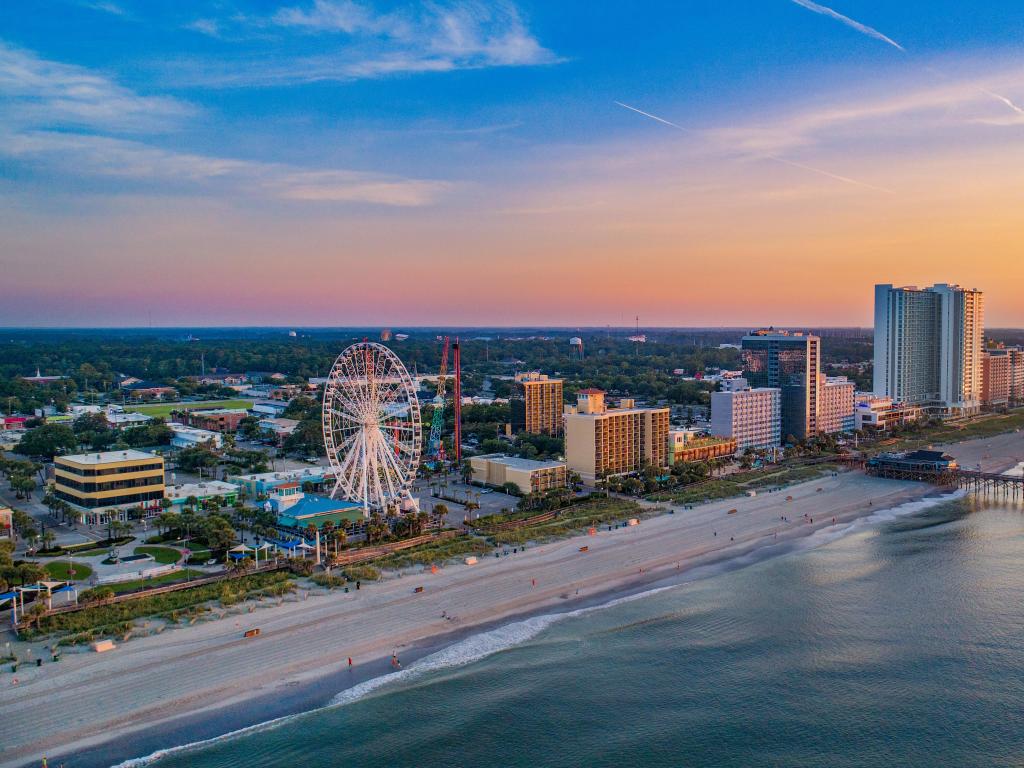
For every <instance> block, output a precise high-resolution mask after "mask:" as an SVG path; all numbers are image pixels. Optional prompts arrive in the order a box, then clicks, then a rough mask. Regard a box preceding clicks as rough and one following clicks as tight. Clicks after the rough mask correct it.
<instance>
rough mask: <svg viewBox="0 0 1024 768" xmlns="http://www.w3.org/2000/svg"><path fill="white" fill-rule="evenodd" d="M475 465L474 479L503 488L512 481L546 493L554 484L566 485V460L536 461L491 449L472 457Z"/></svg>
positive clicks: (525, 490)
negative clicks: (486, 452)
mask: <svg viewBox="0 0 1024 768" xmlns="http://www.w3.org/2000/svg"><path fill="white" fill-rule="evenodd" d="M469 465H470V467H471V468H472V469H473V482H476V483H483V484H484V485H492V486H494V487H496V488H500V487H501V486H503V485H505V484H506V483H512V484H513V485H515V486H516V487H517V488H518V489H519V490H520V491H521V492H522V493H524V494H526V493H543V492H544V491H549V490H551V489H552V488H564V487H565V486H566V466H565V462H563V461H535V460H533V459H521V458H519V457H518V456H507V455H505V454H503V453H488V454H485V455H483V456H473V457H472V458H470V460H469Z"/></svg>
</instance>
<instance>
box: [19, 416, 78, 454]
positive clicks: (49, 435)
mask: <svg viewBox="0 0 1024 768" xmlns="http://www.w3.org/2000/svg"><path fill="white" fill-rule="evenodd" d="M77 445H78V440H77V438H76V437H75V433H74V431H72V429H71V427H69V426H67V425H66V424H44V425H43V426H41V427H36V428H35V429H30V430H29V431H28V432H26V433H25V435H24V436H23V437H22V438H21V442H20V443H18V444H17V445H16V446H15V448H14V450H15V451H17V452H18V453H20V454H21V455H22V456H39V457H42V458H45V459H52V458H53V457H54V456H55V455H57V454H58V453H61V452H66V451H71V450H74V449H75V447H76V446H77Z"/></svg>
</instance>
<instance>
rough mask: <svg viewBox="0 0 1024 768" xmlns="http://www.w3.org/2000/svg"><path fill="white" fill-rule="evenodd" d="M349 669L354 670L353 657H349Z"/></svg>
mask: <svg viewBox="0 0 1024 768" xmlns="http://www.w3.org/2000/svg"><path fill="white" fill-rule="evenodd" d="M348 668H349V669H352V657H351V656H349V657H348Z"/></svg>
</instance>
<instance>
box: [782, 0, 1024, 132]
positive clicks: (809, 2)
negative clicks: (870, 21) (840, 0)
mask: <svg viewBox="0 0 1024 768" xmlns="http://www.w3.org/2000/svg"><path fill="white" fill-rule="evenodd" d="M792 2H794V3H796V4H797V5H799V6H800V7H801V8H806V9H807V10H809V11H814V12H815V13H820V14H821V15H823V16H828V17H829V18H832V19H835V20H836V21H839V22H842V23H843V24H845V25H846V26H848V27H853V29H856V30H857V31H858V32H861V33H862V34H865V35H867V36H868V37H873V38H875V39H876V40H881V41H882V42H883V43H887V44H888V45H891V46H892V47H893V48H897V49H899V50H900V51H902V52H903V53H906V52H907V49H906V48H904V47H903V46H902V45H900V44H899V43H897V42H896V41H895V40H893V39H892V38H891V37H887V36H885V35H883V34H882V33H881V32H879V31H878V30H877V29H874V28H873V27H869V26H868V25H867V24H861V23H860V22H859V21H854V20H853V19H851V18H850V17H849V16H843V14H841V13H839V12H838V11H834V10H832V9H831V8H828V7H826V6H824V5H819V4H818V3H815V2H814V1H813V0H792ZM924 69H925V71H926V72H934V73H935V74H937V75H940V76H942V73H941V72H938V71H937V70H935V69H933V68H932V67H925V68H924ZM978 90H979V91H980V92H981V93H984V94H985V95H986V96H991V97H992V98H993V99H996V100H997V101H1000V102H1002V103H1003V104H1005V105H1006V106H1008V107H1009V108H1010V109H1012V110H1013V111H1014V112H1016V113H1017V114H1018V115H1024V109H1022V108H1021V107H1018V106H1017V105H1016V104H1014V103H1013V102H1012V101H1010V100H1009V99H1008V98H1006V97H1005V96H1001V95H999V94H998V93H993V92H992V91H986V90H985V89H984V88H978Z"/></svg>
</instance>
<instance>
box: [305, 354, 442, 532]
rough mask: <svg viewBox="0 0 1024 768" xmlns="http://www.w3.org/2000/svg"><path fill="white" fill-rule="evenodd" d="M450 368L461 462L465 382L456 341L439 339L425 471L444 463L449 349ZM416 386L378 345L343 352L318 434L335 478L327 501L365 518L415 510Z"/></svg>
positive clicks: (418, 436)
mask: <svg viewBox="0 0 1024 768" xmlns="http://www.w3.org/2000/svg"><path fill="white" fill-rule="evenodd" d="M449 347H450V348H451V351H452V362H453V366H454V377H453V379H454V380H453V390H454V391H453V400H454V409H455V433H454V436H453V437H454V449H455V457H454V461H455V463H456V464H457V463H458V462H460V461H461V459H462V450H461V442H462V430H461V424H460V422H461V418H462V382H461V374H462V370H461V361H460V358H459V340H458V339H456V340H455V342H454V343H450V340H449V338H448V337H447V336H446V337H445V338H444V347H443V350H442V353H441V369H440V376H439V377H438V383H437V396H436V397H435V398H434V414H433V418H432V420H431V427H430V437H429V439H428V442H427V458H428V466H430V467H431V468H436V467H438V466H443V465H444V462H445V461H446V458H447V457H446V456H445V450H444V441H443V440H442V437H441V432H442V431H443V428H444V396H445V392H446V389H447V378H448V376H447V373H448V350H449ZM416 389H417V386H416V383H415V382H414V381H413V378H412V377H411V376H410V375H409V372H408V370H406V368H405V366H404V365H403V364H402V361H401V360H399V359H398V356H397V355H396V354H395V353H394V352H392V351H391V350H390V349H388V348H387V347H385V346H384V345H383V344H377V343H374V342H369V341H363V342H360V343H358V344H353V345H352V346H350V347H348V348H347V349H346V350H345V351H344V352H342V353H341V354H340V355H339V356H338V359H337V360H335V362H334V365H333V366H332V367H331V372H330V375H329V376H328V379H327V383H326V385H325V386H324V402H323V435H324V447H325V448H326V450H327V459H328V461H329V462H330V465H331V469H332V471H333V474H334V477H335V486H334V489H333V490H332V492H331V498H339V497H340V498H342V499H345V500H346V501H351V502H354V503H356V504H359V505H360V506H362V508H363V513H364V514H365V515H369V514H370V512H371V511H385V510H389V509H396V508H397V510H400V511H403V512H407V511H415V509H416V501H415V499H413V497H412V493H411V490H412V483H413V480H414V479H415V478H416V471H417V469H418V468H419V463H420V453H421V445H422V439H423V427H422V422H421V420H420V404H419V399H418V398H417V396H416Z"/></svg>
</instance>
